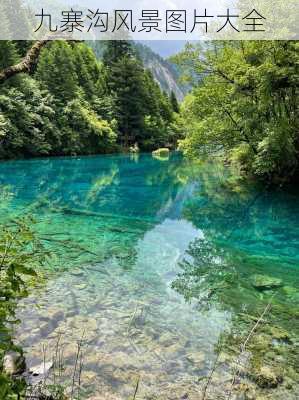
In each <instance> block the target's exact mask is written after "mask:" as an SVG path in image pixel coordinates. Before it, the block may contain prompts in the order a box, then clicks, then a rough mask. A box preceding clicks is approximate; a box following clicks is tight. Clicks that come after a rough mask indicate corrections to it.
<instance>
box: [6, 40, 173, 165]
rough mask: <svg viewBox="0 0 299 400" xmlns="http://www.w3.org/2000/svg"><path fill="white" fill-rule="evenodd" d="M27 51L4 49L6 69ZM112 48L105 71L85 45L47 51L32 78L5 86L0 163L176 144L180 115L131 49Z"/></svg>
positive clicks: (124, 45) (60, 44)
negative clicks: (173, 126) (172, 126)
mask: <svg viewBox="0 0 299 400" xmlns="http://www.w3.org/2000/svg"><path fill="white" fill-rule="evenodd" d="M28 45H29V44H28V43H27V42H26V43H23V42H22V43H21V42H9V41H3V42H1V43H0V68H4V67H7V66H9V65H12V64H14V63H17V62H18V61H19V60H20V59H21V57H22V56H23V55H24V53H25V52H26V49H27V47H28ZM105 46H106V50H105V52H104V57H103V64H101V63H100V62H99V61H98V60H97V58H96V56H95V53H94V51H93V50H92V49H91V48H90V46H88V45H87V44H85V43H77V44H70V43H67V42H65V41H55V42H51V43H48V44H47V46H46V47H45V48H44V49H43V50H42V52H41V55H40V57H39V61H38V64H37V66H36V70H35V73H34V75H33V76H25V75H24V74H23V75H19V76H17V77H15V78H12V79H9V80H8V81H6V82H5V84H2V85H1V94H0V111H1V113H0V115H1V116H0V140H1V146H0V158H13V157H32V156H49V155H50V156H51V155H76V154H96V153H108V152H112V151H115V150H117V149H118V146H119V145H121V146H123V147H128V146H129V145H131V144H134V143H135V142H138V143H139V144H140V147H141V148H143V149H145V150H147V149H148V150H151V149H153V148H156V147H159V146H161V145H166V144H170V145H171V144H173V142H175V134H174V133H173V132H174V131H173V130H170V129H169V128H170V124H173V123H174V118H173V116H174V111H175V112H177V111H178V109H177V107H176V109H175V110H174V109H173V105H172V103H171V101H170V99H169V98H168V96H167V95H165V94H163V93H162V92H161V90H160V88H159V85H158V84H157V83H156V82H155V81H154V79H153V77H152V75H151V73H150V72H149V71H146V70H145V69H144V67H143V65H142V62H141V61H140V59H139V57H138V55H137V53H136V51H135V48H134V47H133V46H132V44H131V42H129V41H120V42H118V41H109V42H107V43H106V44H105ZM172 101H174V99H173V100H172ZM149 124H151V125H149ZM169 136H172V138H171V140H168V137H169Z"/></svg>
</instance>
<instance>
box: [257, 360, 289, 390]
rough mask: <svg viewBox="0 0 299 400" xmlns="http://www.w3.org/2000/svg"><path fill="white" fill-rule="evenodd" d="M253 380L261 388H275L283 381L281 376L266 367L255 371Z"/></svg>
mask: <svg viewBox="0 0 299 400" xmlns="http://www.w3.org/2000/svg"><path fill="white" fill-rule="evenodd" d="M253 379H254V381H255V382H256V383H257V384H258V386H259V387H261V388H275V387H277V386H278V385H279V384H280V383H282V381H283V377H282V375H281V374H280V373H279V372H278V371H276V370H275V369H274V368H271V367H270V366H267V365H263V366H262V367H261V368H259V369H257V370H255V371H254V375H253Z"/></svg>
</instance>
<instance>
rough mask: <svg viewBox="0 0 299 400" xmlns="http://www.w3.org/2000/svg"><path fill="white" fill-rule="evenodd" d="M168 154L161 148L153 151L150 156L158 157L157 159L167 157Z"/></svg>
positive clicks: (167, 150) (167, 151) (165, 149)
mask: <svg viewBox="0 0 299 400" xmlns="http://www.w3.org/2000/svg"><path fill="white" fill-rule="evenodd" d="M169 153H170V151H169V149H167V148H166V147H165V148H164V147H163V148H160V149H157V150H155V151H153V152H152V155H153V156H158V157H169Z"/></svg>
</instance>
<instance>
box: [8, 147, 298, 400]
mask: <svg viewBox="0 0 299 400" xmlns="http://www.w3.org/2000/svg"><path fill="white" fill-rule="evenodd" d="M0 188H1V190H0V196H1V202H0V216H1V219H2V220H3V221H4V220H6V219H7V217H8V216H9V217H12V216H18V215H23V214H24V213H27V212H28V213H32V214H33V215H34V217H35V220H36V223H35V229H36V231H37V232H38V233H39V235H40V237H41V240H42V241H43V244H44V245H45V246H46V248H48V249H49V250H50V251H51V252H52V253H53V257H52V259H51V268H52V273H51V274H50V275H49V279H48V280H47V282H46V284H45V285H41V287H40V288H39V290H38V292H36V293H34V294H33V295H31V296H29V298H27V299H26V300H25V301H24V302H23V303H22V304H20V307H19V311H18V315H19V317H20V318H21V320H22V323H21V325H20V326H19V327H18V331H17V332H16V337H17V338H18V341H19V342H20V343H21V344H22V346H23V347H24V349H25V350H26V352H27V355H28V362H29V364H30V365H34V364H36V363H39V362H40V361H41V360H42V359H43V355H42V351H41V349H42V345H43V344H45V343H46V345H47V350H46V357H47V358H50V357H51V356H52V354H53V351H54V350H55V344H56V343H57V337H59V335H60V333H63V338H62V345H61V346H62V348H63V352H64V354H63V358H64V363H65V364H66V371H70V370H71V368H72V366H73V363H74V358H75V355H76V342H77V341H78V340H79V339H80V338H81V337H82V336H83V342H84V368H83V372H82V381H83V388H82V395H83V396H84V397H85V398H88V397H89V396H90V397H91V396H96V395H98V396H100V397H98V398H107V399H128V398H130V397H132V395H133V393H134V388H135V387H136V381H137V380H138V379H139V378H140V385H139V389H138V390H139V392H138V396H139V398H144V399H156V398H157V399H183V398H190V399H193V398H194V399H195V398H198V396H199V394H200V393H201V391H202V390H203V387H204V384H205V382H206V380H205V377H206V376H208V374H209V371H210V370H211V368H212V366H213V363H214V362H215V359H216V357H217V351H218V350H219V347H221V348H222V352H221V357H220V359H219V360H220V361H219V363H218V364H217V365H218V366H217V368H216V371H215V374H214V375H213V382H212V384H211V385H210V387H209V390H208V393H207V397H206V398H211V399H212V398H213V399H217V398H219V399H220V398H225V396H227V394H228V392H229V387H230V381H231V379H232V376H233V360H234V358H235V356H236V354H237V353H236V349H232V347H233V346H234V345H235V347H236V348H238V345H239V342H238V340H239V339H238V335H239V336H240V338H243V339H244V337H246V334H248V332H249V331H250V329H251V328H252V324H254V322H253V321H254V318H255V317H257V316H259V315H260V314H261V312H262V311H263V310H264V308H265V306H266V305H267V304H268V302H269V301H270V299H271V298H272V296H273V294H274V292H273V290H267V291H258V290H256V289H255V288H254V287H253V285H252V277H253V276H254V275H255V274H263V275H267V276H269V277H271V278H272V277H275V278H279V279H281V280H282V286H281V287H279V288H278V289H277V290H276V292H275V296H274V298H273V300H271V301H272V303H273V305H272V310H271V313H269V316H268V317H269V318H268V322H267V324H265V326H266V328H263V330H262V331H261V332H257V333H258V334H259V336H258V337H262V338H263V340H264V341H265V342H266V347H267V346H268V347H269V346H273V349H270V348H269V349H267V350H265V349H262V350H261V349H260V348H257V349H258V350H257V351H258V353H259V354H260V355H262V357H261V359H259V360H258V363H261V362H262V363H265V364H266V365H270V366H271V367H272V366H273V365H275V367H276V366H277V365H276V364H278V366H281V367H282V368H283V369H284V371H285V372H284V374H285V376H284V380H283V383H280V384H279V385H278V387H275V388H266V389H262V388H256V387H255V385H254V384H253V382H252V379H250V377H248V376H246V374H245V375H244V376H242V379H243V383H244V384H246V385H247V386H248V388H249V389H250V390H252V391H253V392H254V391H255V390H256V392H254V393H258V394H260V393H262V394H263V395H266V396H270V397H268V398H271V399H272V398H273V399H276V398H277V399H280V398H282V396H283V397H284V398H286V399H295V398H296V396H297V389H298V387H296V383H295V380H296V377H297V375H295V374H296V372H295V371H296V368H297V367H298V365H297V361H296V357H297V356H298V347H297V346H298V316H299V315H298V303H299V290H298V288H299V277H298V270H299V201H298V193H283V192H279V191H277V192H267V191H265V190H264V189H263V188H261V187H259V188H257V187H254V186H253V185H252V184H250V183H245V182H243V183H240V182H239V181H238V180H237V179H236V176H235V172H234V171H230V170H228V168H223V167H222V166H221V165H220V164H218V163H217V162H207V161H206V162H201V163H199V162H197V163H195V162H190V161H187V160H184V159H183V158H182V157H181V156H179V155H176V154H174V155H172V156H171V158H170V159H169V160H159V159H155V158H152V157H151V155H140V156H127V155H117V156H99V157H83V158H57V159H43V160H28V161H14V162H5V163H1V164H0ZM33 304H35V305H37V306H38V308H36V307H32V305H33ZM268 327H269V329H270V328H271V327H275V328H279V329H284V330H285V331H286V332H287V333H288V335H289V336H288V338H287V340H281V339H279V340H276V338H275V337H271V335H270V333H269V332H268V331H267V329H268ZM234 342H235V343H234ZM232 343H233V344H232ZM251 350H252V352H253V351H254V350H255V348H252V349H251ZM272 350H273V351H272ZM273 354H274V356H273ZM255 356H256V355H254V357H255ZM254 357H253V358H254ZM286 365H287V366H288V368H289V369H290V370H289V369H286V367H285V366H286ZM69 374H71V373H69ZM290 380H291V383H290ZM286 381H287V382H288V383H289V385H286V384H285V382H286ZM249 389H248V390H249ZM208 396H211V397H208ZM236 398H237V397H236ZM238 398H239V397H238ZM240 398H242V397H240ZM244 398H246V397H244ZM266 398H267V397H266Z"/></svg>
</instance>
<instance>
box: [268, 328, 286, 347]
mask: <svg viewBox="0 0 299 400" xmlns="http://www.w3.org/2000/svg"><path fill="white" fill-rule="evenodd" d="M270 333H271V336H272V337H273V339H276V340H279V341H283V342H288V343H290V342H291V337H290V335H289V333H288V332H287V331H286V330H284V329H283V328H278V327H276V326H272V327H270Z"/></svg>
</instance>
